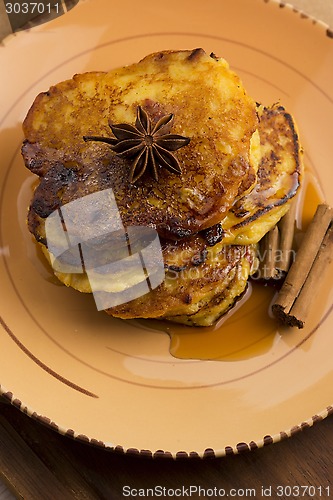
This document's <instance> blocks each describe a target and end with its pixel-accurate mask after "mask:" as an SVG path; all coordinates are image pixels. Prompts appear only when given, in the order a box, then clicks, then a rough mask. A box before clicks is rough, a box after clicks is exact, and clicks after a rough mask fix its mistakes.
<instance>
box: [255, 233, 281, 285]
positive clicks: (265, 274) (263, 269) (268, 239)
mask: <svg viewBox="0 0 333 500" xmlns="http://www.w3.org/2000/svg"><path fill="white" fill-rule="evenodd" d="M279 241H280V234H279V229H278V227H277V226H274V227H273V229H271V230H270V231H269V232H268V233H267V234H265V236H264V237H263V239H262V241H261V245H260V247H261V248H260V252H261V255H262V257H263V258H262V259H261V260H260V264H259V269H258V271H257V272H258V275H259V277H260V278H261V279H264V280H271V279H277V278H278V270H277V268H276V263H275V258H276V254H277V251H278V248H279Z"/></svg>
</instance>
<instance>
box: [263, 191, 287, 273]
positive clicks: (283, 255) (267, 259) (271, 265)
mask: <svg viewBox="0 0 333 500" xmlns="http://www.w3.org/2000/svg"><path fill="white" fill-rule="evenodd" d="M295 215H296V201H295V200H294V201H293V202H292V204H291V206H290V208H289V210H288V212H287V213H286V215H285V216H284V217H282V219H281V220H280V221H279V222H278V224H277V225H276V226H275V227H274V228H273V229H271V230H270V231H269V232H268V233H267V234H266V235H265V236H264V237H263V239H262V240H261V242H260V255H261V257H262V259H261V260H260V263H259V269H258V271H257V276H258V277H260V278H261V279H264V280H272V279H274V280H279V279H281V278H283V277H284V276H285V275H286V273H287V271H288V269H289V267H290V264H291V261H292V256H293V241H294V232H295Z"/></svg>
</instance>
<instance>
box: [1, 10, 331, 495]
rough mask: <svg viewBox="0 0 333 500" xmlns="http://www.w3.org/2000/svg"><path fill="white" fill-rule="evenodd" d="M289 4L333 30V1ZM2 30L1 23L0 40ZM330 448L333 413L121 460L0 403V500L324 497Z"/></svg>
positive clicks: (117, 455)
mask: <svg viewBox="0 0 333 500" xmlns="http://www.w3.org/2000/svg"><path fill="white" fill-rule="evenodd" d="M292 3H293V4H294V5H295V6H296V7H298V8H302V9H303V10H305V11H307V12H308V13H310V14H313V15H315V16H316V17H319V18H321V19H323V20H324V21H326V22H327V23H328V24H330V25H331V26H333V0H321V1H319V0H293V2H292ZM1 29H2V31H1ZM6 30H8V23H7V24H6V22H4V19H3V18H2V22H0V38H1V34H5V32H6ZM332 449H333V415H331V416H329V417H328V418H326V419H325V420H323V421H321V422H318V423H316V424H315V425H314V427H312V428H305V429H303V430H302V431H301V432H298V433H297V434H295V435H294V436H293V437H292V438H289V439H286V440H284V441H282V442H280V443H277V444H274V445H268V446H265V447H264V448H262V449H258V450H256V451H252V452H244V453H240V454H239V455H236V456H228V457H225V458H218V459H205V460H199V459H190V460H176V461H173V460H170V459H167V458H163V459H162V458H160V459H147V458H139V457H135V456H125V455H122V454H117V453H111V452H107V451H105V450H100V449H97V448H94V447H91V446H89V445H85V444H84V443H81V442H75V441H74V440H71V439H69V438H67V437H66V438H65V437H63V436H61V435H59V434H57V433H56V432H54V431H52V430H51V429H49V428H46V427H43V426H42V425H41V424H40V423H37V422H35V421H33V420H32V419H30V418H29V417H27V416H26V415H24V414H22V413H20V412H19V411H18V410H17V409H16V408H15V407H13V406H11V405H9V404H8V403H7V402H6V401H5V400H4V399H0V499H1V500H2V499H5V498H6V499H7V498H9V492H8V490H5V489H4V487H2V483H1V479H2V480H3V481H4V482H5V484H6V485H7V486H8V488H9V490H10V491H12V492H13V493H14V494H15V496H17V497H18V498H24V499H25V500H29V499H32V500H39V499H40V500H47V499H50V500H51V499H52V500H58V499H59V500H60V499H61V500H66V499H76V498H77V499H88V498H89V499H104V498H105V499H118V498H126V497H127V498H135V497H136V496H137V497H139V498H140V496H141V497H143V495H144V494H145V495H146V497H149V496H150V497H151V498H152V489H155V494H156V495H155V497H158V496H160V497H162V498H163V497H164V498H165V497H167V495H168V496H169V497H171V496H178V497H182V498H186V497H187V496H190V495H191V496H190V497H191V498H214V494H215V498H218V495H220V497H221V496H222V494H223V493H225V495H227V494H228V495H229V496H230V497H234V498H247V497H252V498H264V497H265V496H266V497H271V498H301V497H303V498H316V499H320V498H330V496H333V472H332V471H333V455H332ZM148 488H150V490H148ZM163 488H165V489H163ZM199 488H201V490H200V489H199ZM329 490H331V491H329ZM140 494H141V495H140Z"/></svg>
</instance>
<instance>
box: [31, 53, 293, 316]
mask: <svg viewBox="0 0 333 500" xmlns="http://www.w3.org/2000/svg"><path fill="white" fill-rule="evenodd" d="M141 110H143V111H141ZM140 112H141V113H144V115H143V114H142V117H144V116H145V117H148V120H149V127H150V128H149V131H151V132H153V130H154V127H155V126H156V124H157V123H163V120H164V121H165V122H167V121H168V120H169V122H168V123H170V126H169V125H168V127H167V126H165V127H164V129H163V126H162V128H161V132H159V133H157V134H156V136H158V134H160V135H159V138H160V139H162V141H160V144H163V145H164V144H166V145H167V146H166V147H167V148H169V151H171V152H172V156H173V158H176V160H174V159H173V160H172V161H173V162H175V164H176V165H178V166H177V168H176V167H172V168H173V169H174V171H173V170H172V169H171V171H170V168H169V165H168V161H169V159H170V154H169V153H163V151H162V156H163V158H162V159H161V158H157V159H158V161H157V163H156V165H151V164H149V162H148V164H147V165H146V169H145V171H144V167H143V166H142V165H143V163H142V164H141V167H140V163H138V167H137V169H138V168H139V167H140V168H141V173H140V175H139V176H138V177H139V178H137V180H134V181H133V176H132V177H131V175H130V173H131V172H132V174H133V168H134V167H133V161H134V160H133V158H132V157H130V155H126V154H119V153H124V151H123V150H124V147H123V146H121V147H119V146H114V145H115V144H116V142H117V141H116V140H115V135H116V136H117V134H118V136H119V137H120V138H121V137H122V136H121V134H122V133H123V132H122V131H123V130H127V129H128V130H127V135H126V137H125V135H124V137H123V139H125V140H127V139H128V134H134V132H135V131H134V128H135V126H138V121H137V120H138V116H139V115H140ZM171 115H172V116H171ZM164 117H165V118H164ZM168 117H169V118H168ZM142 119H143V118H142ZM159 120H162V121H161V122H159ZM118 124H122V127H123V128H122V129H121V130H122V131H120V132H119V129H117V125H118ZM124 124H125V125H124ZM146 125H147V124H146ZM171 125H172V126H171ZM140 126H141V125H140ZM23 128H24V133H25V137H26V140H25V142H24V144H23V148H22V154H23V158H24V161H25V164H26V166H27V168H29V169H30V170H31V171H32V172H33V173H35V174H37V175H38V176H40V183H39V185H38V187H37V188H36V190H35V192H34V195H33V199H32V202H31V206H30V209H29V214H28V225H29V229H30V231H31V232H32V233H33V235H34V236H35V238H36V240H37V241H38V242H39V243H40V244H41V245H42V247H43V250H44V253H45V254H46V256H47V257H48V258H49V260H50V262H53V261H54V259H55V257H57V255H54V254H52V252H53V253H54V250H53V249H54V248H57V245H58V246H59V245H60V247H61V243H59V241H60V240H61V238H60V237H59V234H57V233H56V232H55V233H52V231H49V232H48V233H47V231H46V226H47V224H46V223H45V221H47V220H49V219H50V217H52V214H54V213H57V212H58V213H60V212H61V209H64V207H66V205H68V204H69V203H71V202H73V201H76V200H79V199H83V198H84V197H88V195H92V194H96V193H99V192H106V191H107V190H112V193H113V195H114V201H115V204H116V207H117V209H118V214H119V215H120V219H121V224H122V227H124V230H125V233H126V231H127V228H128V232H127V236H128V234H129V232H130V228H138V227H139V228H140V227H142V228H151V229H153V230H156V232H157V233H158V236H159V241H160V245H161V249H162V256H163V264H164V269H165V274H164V276H163V280H162V282H161V283H160V284H158V286H155V287H153V286H150V287H149V288H150V291H149V292H148V293H144V294H143V295H141V296H138V297H137V298H135V299H133V300H129V301H123V302H120V303H119V301H118V303H117V301H116V300H115V301H114V304H115V305H113V306H112V307H109V308H107V309H106V311H107V313H108V314H110V315H112V316H116V317H120V318H138V317H140V318H164V319H169V320H172V321H177V322H181V323H186V324H191V325H211V324H213V323H214V322H216V320H217V319H218V318H219V317H220V316H221V315H222V314H224V313H225V312H226V311H227V310H229V309H230V307H232V305H233V304H234V302H235V301H236V299H237V297H239V296H240V295H242V293H243V292H244V290H245V288H246V284H247V280H248V277H249V275H250V274H251V273H253V272H254V271H255V269H256V260H257V259H256V245H257V243H258V241H259V240H260V239H261V238H262V237H263V236H264V234H265V233H266V232H267V231H269V230H270V229H271V228H272V227H273V226H274V225H275V224H276V223H277V222H278V220H279V219H280V218H281V217H282V216H283V215H284V214H285V213H286V211H287V210H288V207H289V201H290V200H291V199H292V197H293V196H294V195H295V194H296V191H297V189H298V186H299V182H300V175H301V160H300V148H299V143H298V137H297V133H296V131H295V125H294V123H293V120H292V118H291V116H290V115H289V114H288V113H287V112H286V111H285V110H284V109H283V108H282V107H281V106H278V105H275V106H272V107H271V108H265V107H263V106H260V105H258V104H257V103H255V102H254V101H253V99H251V98H250V97H249V96H248V95H247V93H246V92H245V90H244V88H243V85H242V83H241V81H240V79H239V78H238V76H237V75H236V74H235V73H234V72H232V71H231V70H230V68H229V66H228V64H227V63H226V61H225V60H223V59H218V58H217V57H216V56H215V55H213V54H212V55H211V56H208V55H207V54H206V53H205V52H204V51H203V50H202V49H195V50H192V51H164V52H159V53H155V54H152V55H150V56H147V57H146V58H145V59H143V60H142V61H140V62H139V63H137V64H133V65H131V66H127V67H124V68H121V69H117V70H113V71H110V72H109V73H101V72H98V73H97V72H92V73H85V74H81V75H75V76H74V77H73V79H71V80H68V81H65V82H62V83H59V84H57V85H55V86H53V87H51V88H50V90H49V91H48V92H45V93H42V94H40V95H39V96H37V98H36V100H35V102H34V104H33V106H32V107H31V109H30V111H29V113H28V115H27V117H26V119H25V121H24V126H23ZM120 128H121V127H120ZM139 128H140V127H139ZM141 128H142V127H141ZM117 130H118V132H117ZM163 130H164V132H165V134H164V136H163V137H161V135H162V131H163ZM128 131H129V132H128ZM113 132H114V133H113ZM148 135H149V141H152V142H153V141H154V140H155V139H154V137H153V134H152V133H151V134H148ZM180 136H181V137H183V138H187V141H185V140H183V145H182V147H180V146H179V148H178V146H176V145H175V144H176V142H175V141H176V139H175V137H180ZM119 137H118V139H119ZM84 138H85V139H86V140H84ZM87 138H88V140H87ZM101 138H102V139H103V138H104V141H105V142H102V141H101ZM146 138H147V136H145V140H146ZM172 138H173V139H172ZM172 140H173V142H172ZM177 140H178V143H179V144H180V142H179V139H177ZM170 141H171V142H172V144H171V142H170ZM129 144H131V145H132V144H135V142H133V141H132V142H131V143H129ZM149 144H150V143H149ZM117 148H118V150H117ZM147 150H148V142H147ZM125 153H126V152H125ZM171 163H172V162H171ZM172 165H173V164H172ZM144 166H145V165H144ZM164 167H166V168H164ZM178 167H179V170H180V172H181V173H180V172H178V171H177V169H178ZM131 180H132V182H131ZM59 211H60V212H59ZM94 219H96V214H94V216H90V217H89V216H88V215H87V217H86V218H80V224H76V225H75V224H73V227H74V228H75V232H76V235H75V238H74V239H73V238H72V241H75V242H78V241H80V234H81V233H84V235H85V240H86V241H87V240H89V234H90V231H91V237H92V239H93V236H94V234H95V233H96V231H95V230H96V227H95V226H96V224H97V225H98V228H99V231H100V232H101V233H102V234H104V233H105V234H106V233H107V231H108V228H109V227H110V221H109V220H106V219H107V218H104V219H103V217H97V219H98V221H97V222H96V220H95V222H94ZM64 229H65V230H66V228H64ZM103 231H104V233H103ZM87 235H88V236H87ZM70 236H72V235H70ZM120 239H121V238H120ZM127 240H128V237H127ZM116 241H117V240H114V239H112V240H110V239H107V238H106V239H105V241H104V243H102V251H101V252H99V253H102V255H103V259H102V260H103V262H107V261H108V258H109V257H110V259H111V260H113V261H114V260H115V257H114V254H115V248H114V246H117V243H116ZM127 243H128V241H127ZM134 247H135V245H134ZM51 250H52V251H51ZM58 250H59V254H60V253H61V252H60V250H61V248H60V249H58ZM132 251H133V248H132ZM74 253H75V252H74ZM120 257H121V255H120V254H119V262H120V260H121V258H120ZM81 264H82V266H83V267H82V266H80V265H77V263H76V262H75V259H74V260H73V262H72V264H71V266H70V268H68V267H66V266H64V267H63V269H62V268H61V266H59V265H58V266H54V270H55V273H56V275H57V276H58V278H59V279H60V280H61V281H62V282H63V283H65V284H66V285H68V286H72V287H73V288H76V289H77V290H80V291H82V292H91V291H94V292H96V286H97V288H98V287H99V283H100V290H97V292H98V291H100V292H102V293H107V294H109V295H110V296H112V294H119V293H121V292H124V291H126V290H127V289H130V288H131V287H133V286H134V285H138V283H139V282H140V280H142V279H143V278H142V276H143V275H142V273H138V274H136V271H135V269H133V268H131V266H130V265H129V267H127V268H126V269H125V270H124V266H119V267H118V269H117V266H113V269H117V270H116V271H115V272H114V273H113V274H110V273H109V272H108V273H107V274H105V273H104V275H103V271H99V275H100V279H99V280H98V279H97V281H94V287H92V286H91V280H90V279H89V273H88V274H87V273H85V272H84V270H85V269H84V263H82V262H81ZM76 267H77V268H76ZM103 269H105V268H103ZM69 270H70V272H68V271H69ZM95 274H96V273H95ZM97 274H98V273H97ZM146 277H147V276H146ZM148 278H149V276H148ZM96 283H97V285H96Z"/></svg>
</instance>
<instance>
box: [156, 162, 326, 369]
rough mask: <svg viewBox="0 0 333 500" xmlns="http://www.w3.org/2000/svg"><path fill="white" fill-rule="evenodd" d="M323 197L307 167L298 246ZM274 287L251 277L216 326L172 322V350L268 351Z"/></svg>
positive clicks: (211, 355)
mask: <svg viewBox="0 0 333 500" xmlns="http://www.w3.org/2000/svg"><path fill="white" fill-rule="evenodd" d="M322 202H323V196H322V194H321V189H320V186H319V184H318V181H317V179H316V178H315V177H314V175H313V174H312V172H311V171H309V170H306V175H305V179H304V180H303V186H302V189H301V192H300V193H299V194H298V202H297V214H296V232H295V241H296V247H297V246H298V245H299V243H300V240H301V238H302V235H303V234H304V231H305V230H306V228H307V226H308V224H309V223H310V221H311V219H312V218H313V216H314V214H315V211H316V208H317V205H318V204H320V203H322ZM276 293H277V290H276V288H275V287H273V286H271V285H268V284H263V283H259V282H255V281H252V280H250V282H249V286H248V290H247V292H246V293H245V295H244V296H243V298H242V299H241V300H240V301H239V302H238V303H237V304H236V305H235V306H234V308H233V309H232V310H231V311H230V312H229V313H227V314H226V315H225V316H224V317H223V318H222V319H221V320H220V321H219V322H218V323H217V324H216V325H215V326H212V327H202V328H200V327H186V326H183V325H176V324H170V325H168V326H165V327H164V331H166V332H167V333H168V334H169V336H170V339H171V341H170V353H171V354H172V355H173V356H174V357H176V358H180V359H201V360H208V359H211V360H213V359H214V360H223V361H235V360H242V359H248V358H250V357H255V356H260V355H261V354H264V353H265V352H267V351H268V350H269V349H270V348H271V346H272V345H273V343H274V340H275V339H276V337H277V336H278V335H279V333H278V328H279V325H278V324H277V322H276V320H275V319H274V318H273V317H272V316H271V312H270V306H271V303H272V302H273V300H274V297H275V294H276Z"/></svg>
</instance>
